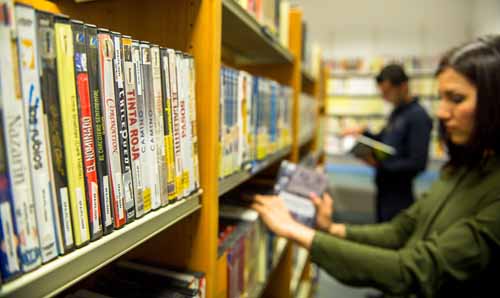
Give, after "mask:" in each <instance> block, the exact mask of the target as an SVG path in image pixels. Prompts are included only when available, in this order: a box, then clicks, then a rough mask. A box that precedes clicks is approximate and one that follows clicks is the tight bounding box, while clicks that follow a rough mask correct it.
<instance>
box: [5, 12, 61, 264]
mask: <svg viewBox="0 0 500 298" xmlns="http://www.w3.org/2000/svg"><path fill="white" fill-rule="evenodd" d="M15 16H16V29H17V30H16V33H17V47H18V53H19V71H20V79H21V89H22V96H23V105H24V113H25V117H24V120H25V125H26V129H27V133H28V153H29V161H30V163H29V165H30V173H31V181H32V188H33V199H34V201H35V212H36V213H35V214H36V221H37V228H38V238H39V241H40V249H41V253H42V262H43V263H46V262H48V261H50V260H52V259H54V258H56V257H57V255H58V254H59V253H58V246H57V234H56V233H57V231H56V228H55V227H56V224H55V214H54V208H53V207H54V206H53V201H52V190H51V187H52V185H51V181H50V175H49V161H48V155H47V151H48V139H47V131H46V126H45V123H46V122H45V118H46V114H45V110H44V107H43V98H42V97H41V94H40V77H39V65H38V63H39V61H38V59H37V53H38V43H37V38H36V29H35V26H36V19H35V10H34V9H33V7H31V6H27V5H23V4H16V5H15Z"/></svg>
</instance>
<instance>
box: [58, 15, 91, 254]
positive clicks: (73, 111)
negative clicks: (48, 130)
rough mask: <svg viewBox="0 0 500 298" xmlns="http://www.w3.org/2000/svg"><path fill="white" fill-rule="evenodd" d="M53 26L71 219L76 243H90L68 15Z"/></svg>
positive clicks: (77, 244)
mask: <svg viewBox="0 0 500 298" xmlns="http://www.w3.org/2000/svg"><path fill="white" fill-rule="evenodd" d="M54 30H55V40H56V54H57V76H58V79H57V81H58V87H59V106H60V110H61V119H62V129H63V140H64V153H65V158H66V173H67V177H68V188H69V198H70V206H71V208H70V210H71V219H72V222H73V234H74V240H75V245H76V247H80V246H83V245H85V244H87V242H88V241H89V240H90V233H89V223H88V216H87V202H86V201H85V198H86V191H85V181H84V171H83V160H82V150H81V144H80V126H79V117H78V106H77V102H76V88H75V71H74V69H75V66H74V60H73V59H74V51H73V34H72V30H71V25H70V24H69V21H68V19H67V18H65V17H57V18H56V22H55V25H54Z"/></svg>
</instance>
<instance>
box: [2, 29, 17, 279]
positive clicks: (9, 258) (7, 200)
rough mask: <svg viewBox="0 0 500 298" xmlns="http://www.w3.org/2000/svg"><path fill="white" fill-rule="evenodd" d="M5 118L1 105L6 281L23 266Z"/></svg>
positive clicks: (3, 244)
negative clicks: (21, 263)
mask: <svg viewBox="0 0 500 298" xmlns="http://www.w3.org/2000/svg"><path fill="white" fill-rule="evenodd" d="M0 26H2V25H0ZM0 30H1V29H0ZM0 32H1V31H0ZM2 33H3V32H2ZM1 96H2V94H0V97H1ZM3 118H4V115H3V109H2V108H1V105H0V244H1V245H0V275H1V277H2V280H3V281H5V280H8V279H11V278H13V277H15V276H16V275H18V274H19V273H20V272H21V265H20V262H19V258H18V250H19V239H18V237H17V230H16V227H15V224H14V213H13V209H12V193H11V191H12V189H11V187H10V181H9V169H8V165H7V155H6V154H7V152H6V148H5V137H4V134H5V130H4V124H3Z"/></svg>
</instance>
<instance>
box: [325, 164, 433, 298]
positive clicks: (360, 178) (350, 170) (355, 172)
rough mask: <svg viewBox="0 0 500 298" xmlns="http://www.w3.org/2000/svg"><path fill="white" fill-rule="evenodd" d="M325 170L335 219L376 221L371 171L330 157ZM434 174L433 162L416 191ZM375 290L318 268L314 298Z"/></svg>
mask: <svg viewBox="0 0 500 298" xmlns="http://www.w3.org/2000/svg"><path fill="white" fill-rule="evenodd" d="M326 171H327V173H328V175H329V178H330V192H331V194H332V196H333V197H334V199H335V215H334V216H335V220H336V221H338V222H346V223H355V224H367V223H373V222H375V216H374V214H375V212H374V201H373V197H374V186H373V182H372V180H373V171H372V170H371V169H369V168H368V167H366V166H364V165H362V164H361V163H359V162H357V161H355V160H353V159H349V158H347V159H346V158H329V159H328V160H327V166H326ZM436 177H437V170H436V166H431V167H429V168H428V170H427V171H426V172H425V173H424V174H423V175H421V176H420V177H419V178H418V179H417V182H416V192H417V193H421V192H422V191H424V190H425V189H427V188H428V187H429V186H430V183H431V182H432V180H433V179H435V178H436ZM377 293H379V292H378V291H377V290H375V289H370V288H353V287H348V286H345V285H343V284H341V283H340V282H338V281H337V280H335V279H334V278H332V277H331V276H329V275H328V274H327V273H326V272H324V271H321V272H320V279H319V286H318V291H317V293H316V298H366V297H370V296H372V295H376V294H377Z"/></svg>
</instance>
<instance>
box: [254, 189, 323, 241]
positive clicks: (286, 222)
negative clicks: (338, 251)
mask: <svg viewBox="0 0 500 298" xmlns="http://www.w3.org/2000/svg"><path fill="white" fill-rule="evenodd" d="M252 208H253V209H254V210H256V211H257V212H259V214H260V217H261V218H262V220H263V221H264V223H265V224H266V226H267V227H268V228H269V229H270V230H271V231H273V232H274V233H275V234H276V235H278V236H281V237H285V238H288V239H290V240H293V241H295V242H297V243H298V244H299V245H301V246H303V247H305V248H307V249H309V248H311V244H312V241H313V238H314V230H313V229H310V228H308V227H306V226H304V225H302V224H300V223H299V222H297V221H296V220H295V219H293V217H292V215H291V214H290V212H289V211H288V208H287V207H286V205H285V202H284V201H283V199H282V198H280V197H278V196H260V195H257V196H255V198H254V203H253V204H252Z"/></svg>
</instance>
